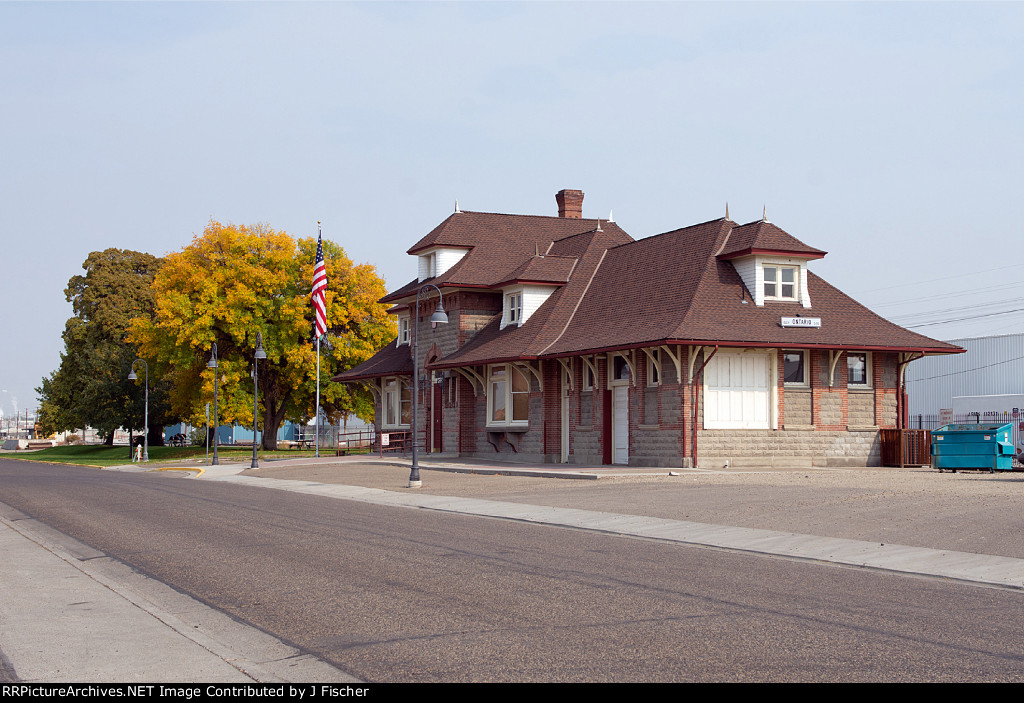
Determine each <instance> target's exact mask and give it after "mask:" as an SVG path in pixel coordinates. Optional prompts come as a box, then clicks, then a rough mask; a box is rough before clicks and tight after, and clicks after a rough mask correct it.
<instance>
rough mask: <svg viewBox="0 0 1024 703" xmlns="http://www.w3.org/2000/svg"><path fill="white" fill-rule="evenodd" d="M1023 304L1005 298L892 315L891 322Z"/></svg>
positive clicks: (1014, 299) (1023, 299)
mask: <svg viewBox="0 0 1024 703" xmlns="http://www.w3.org/2000/svg"><path fill="white" fill-rule="evenodd" d="M1021 302H1024V298H1005V299H1003V300H993V301H992V302H989V303H974V304H973V305H960V306H958V307H955V308H942V309H940V310H923V311H921V312H908V313H905V314H903V315H893V317H892V318H891V319H892V320H893V321H896V320H908V319H911V318H915V317H928V316H929V315H942V314H945V313H950V312H963V311H965V310H977V309H979V308H990V307H994V306H996V305H1005V304H1007V303H1021Z"/></svg>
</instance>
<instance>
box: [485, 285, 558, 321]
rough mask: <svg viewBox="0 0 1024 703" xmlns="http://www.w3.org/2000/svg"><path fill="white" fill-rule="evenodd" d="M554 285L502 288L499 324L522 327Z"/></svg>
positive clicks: (549, 293)
mask: <svg viewBox="0 0 1024 703" xmlns="http://www.w3.org/2000/svg"><path fill="white" fill-rule="evenodd" d="M554 290H555V286H540V285H521V286H515V287H509V288H503V289H502V295H503V300H504V302H503V303H502V306H501V324H500V326H499V329H505V328H506V327H522V326H523V325H525V324H526V322H527V320H529V319H530V315H532V314H533V313H535V312H537V309H538V308H540V306H541V305H543V304H544V301H545V300H547V299H548V297H549V296H550V295H551V293H552V292H554Z"/></svg>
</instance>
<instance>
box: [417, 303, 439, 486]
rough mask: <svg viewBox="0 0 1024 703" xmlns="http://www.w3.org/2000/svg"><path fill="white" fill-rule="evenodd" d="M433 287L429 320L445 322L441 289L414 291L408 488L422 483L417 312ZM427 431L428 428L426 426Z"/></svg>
mask: <svg viewBox="0 0 1024 703" xmlns="http://www.w3.org/2000/svg"><path fill="white" fill-rule="evenodd" d="M431 288H433V289H434V290H436V291H437V309H436V310H434V314H432V315H431V316H430V322H431V323H433V324H439V323H440V324H447V323H448V315H447V313H445V311H444V305H442V298H441V289H440V288H438V287H437V286H435V285H434V284H433V283H428V284H427V285H425V286H423V287H422V288H420V289H419V290H418V291H416V307H415V308H414V309H413V318H412V323H413V338H412V383H413V388H412V471H410V472H409V488H419V487H421V486H422V485H423V481H422V480H421V479H420V462H419V442H417V440H416V433H417V432H418V431H419V424H418V421H417V418H418V416H419V413H418V412H417V408H418V406H419V395H420V368H419V346H420V331H419V324H417V323H418V322H419V314H420V295H422V293H423V291H427V294H428V295H429V294H430V289H431ZM427 431H428V432H429V431H430V429H429V428H427Z"/></svg>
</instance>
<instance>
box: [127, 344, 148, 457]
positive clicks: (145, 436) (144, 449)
mask: <svg viewBox="0 0 1024 703" xmlns="http://www.w3.org/2000/svg"><path fill="white" fill-rule="evenodd" d="M140 361H141V362H142V367H143V368H144V369H146V410H145V416H144V420H143V424H144V425H145V427H144V428H143V430H142V431H143V433H144V434H143V435H142V460H143V461H149V364H147V363H146V360H145V359H136V360H135V361H133V362H132V369H131V372H130V373H129V374H128V380H129V381H135V380H137V379H138V378H139V377H138V376H136V375H135V364H137V363H139V362H140Z"/></svg>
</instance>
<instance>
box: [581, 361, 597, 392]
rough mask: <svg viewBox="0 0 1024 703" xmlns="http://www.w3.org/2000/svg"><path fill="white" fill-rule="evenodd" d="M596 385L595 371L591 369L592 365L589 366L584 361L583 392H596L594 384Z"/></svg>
mask: <svg viewBox="0 0 1024 703" xmlns="http://www.w3.org/2000/svg"><path fill="white" fill-rule="evenodd" d="M595 383H596V381H595V379H594V371H593V370H592V369H591V368H590V364H588V363H587V362H586V361H585V360H584V362H583V385H582V390H585V391H592V390H594V384H595Z"/></svg>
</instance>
